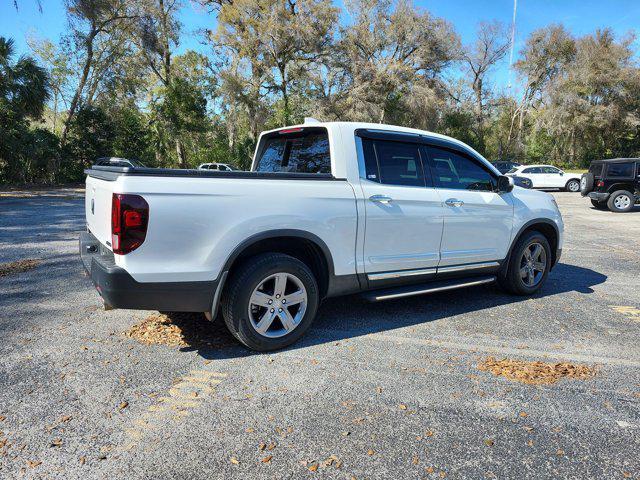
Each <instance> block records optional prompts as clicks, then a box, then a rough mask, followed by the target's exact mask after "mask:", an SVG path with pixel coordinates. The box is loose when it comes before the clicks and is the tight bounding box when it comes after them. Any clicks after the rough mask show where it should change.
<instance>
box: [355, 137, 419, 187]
mask: <svg viewBox="0 0 640 480" xmlns="http://www.w3.org/2000/svg"><path fill="white" fill-rule="evenodd" d="M362 150H363V154H364V160H365V168H366V174H367V179H368V180H371V181H374V182H379V183H384V184H386V185H404V186H410V187H424V186H425V178H424V170H423V169H422V160H421V158H420V146H419V145H417V144H414V143H404V142H395V141H387V140H370V139H363V140H362Z"/></svg>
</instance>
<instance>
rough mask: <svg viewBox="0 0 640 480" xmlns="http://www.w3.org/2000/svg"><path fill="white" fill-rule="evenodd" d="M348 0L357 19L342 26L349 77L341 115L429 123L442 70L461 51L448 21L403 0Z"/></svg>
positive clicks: (377, 119) (345, 61)
mask: <svg viewBox="0 0 640 480" xmlns="http://www.w3.org/2000/svg"><path fill="white" fill-rule="evenodd" d="M347 5H348V10H349V11H350V13H351V14H352V16H353V17H354V18H355V20H354V23H353V24H352V25H347V26H345V27H344V28H342V30H341V33H342V41H341V42H340V51H341V55H342V59H343V63H342V68H343V69H344V70H345V71H346V72H347V78H348V84H347V86H346V91H345V92H344V94H343V95H341V96H340V98H339V99H338V102H340V103H341V104H342V105H341V107H340V108H339V109H338V110H339V111H341V112H342V114H341V116H343V118H344V117H346V118H349V119H352V120H368V121H375V122H395V123H405V124H406V123H411V124H413V125H415V126H425V127H433V126H434V122H435V121H437V113H436V110H437V109H436V108H435V106H436V104H437V102H438V98H439V97H440V98H441V96H440V95H438V91H439V90H440V87H441V84H440V83H441V78H440V75H441V73H442V71H443V70H444V69H445V68H446V67H447V66H449V65H450V64H451V63H452V62H453V61H454V60H455V59H456V58H458V56H459V48H460V43H459V39H458V37H457V35H456V34H455V32H454V30H453V28H452V27H451V25H450V24H449V23H447V22H446V21H444V20H442V19H439V18H435V17H433V16H432V15H431V14H430V13H429V12H427V11H422V10H420V9H419V8H417V7H415V6H414V5H413V4H411V3H410V2H409V1H404V0H402V1H400V2H398V3H397V5H396V6H395V7H394V6H393V5H392V3H391V2H390V1H389V0H354V1H352V2H350V3H348V4H347Z"/></svg>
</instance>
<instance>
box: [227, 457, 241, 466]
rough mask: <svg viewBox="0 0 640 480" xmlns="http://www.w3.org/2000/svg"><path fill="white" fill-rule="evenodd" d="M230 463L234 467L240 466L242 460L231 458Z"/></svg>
mask: <svg viewBox="0 0 640 480" xmlns="http://www.w3.org/2000/svg"><path fill="white" fill-rule="evenodd" d="M229 461H230V462H231V463H233V464H234V465H240V460H238V459H237V458H236V457H231V458H230V459H229Z"/></svg>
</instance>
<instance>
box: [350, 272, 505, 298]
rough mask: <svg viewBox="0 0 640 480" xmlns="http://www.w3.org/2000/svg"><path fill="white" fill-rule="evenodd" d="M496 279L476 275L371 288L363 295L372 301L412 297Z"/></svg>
mask: <svg viewBox="0 0 640 480" xmlns="http://www.w3.org/2000/svg"><path fill="white" fill-rule="evenodd" d="M495 281H496V277H495V275H494V276H488V277H476V278H474V279H473V280H470V279H465V280H460V279H457V280H442V281H439V282H431V283H421V284H419V285H410V286H403V287H395V288H383V289H380V290H371V291H369V292H365V293H363V294H362V296H363V297H364V298H365V299H366V300H368V301H370V302H381V301H383V300H393V299H395V298H404V297H412V296H414V295H424V294H426V293H436V292H445V291H447V290H455V289H456V288H466V287H475V286H476V285H484V284H486V283H493V282H495Z"/></svg>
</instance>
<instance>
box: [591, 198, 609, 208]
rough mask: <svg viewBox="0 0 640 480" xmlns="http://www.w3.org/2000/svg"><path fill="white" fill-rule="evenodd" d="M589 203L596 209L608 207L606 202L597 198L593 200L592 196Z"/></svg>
mask: <svg viewBox="0 0 640 480" xmlns="http://www.w3.org/2000/svg"><path fill="white" fill-rule="evenodd" d="M591 205H593V206H594V207H595V208H597V209H598V210H606V209H607V208H608V207H607V204H606V202H599V201H598V200H594V199H593V198H592V199H591Z"/></svg>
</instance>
